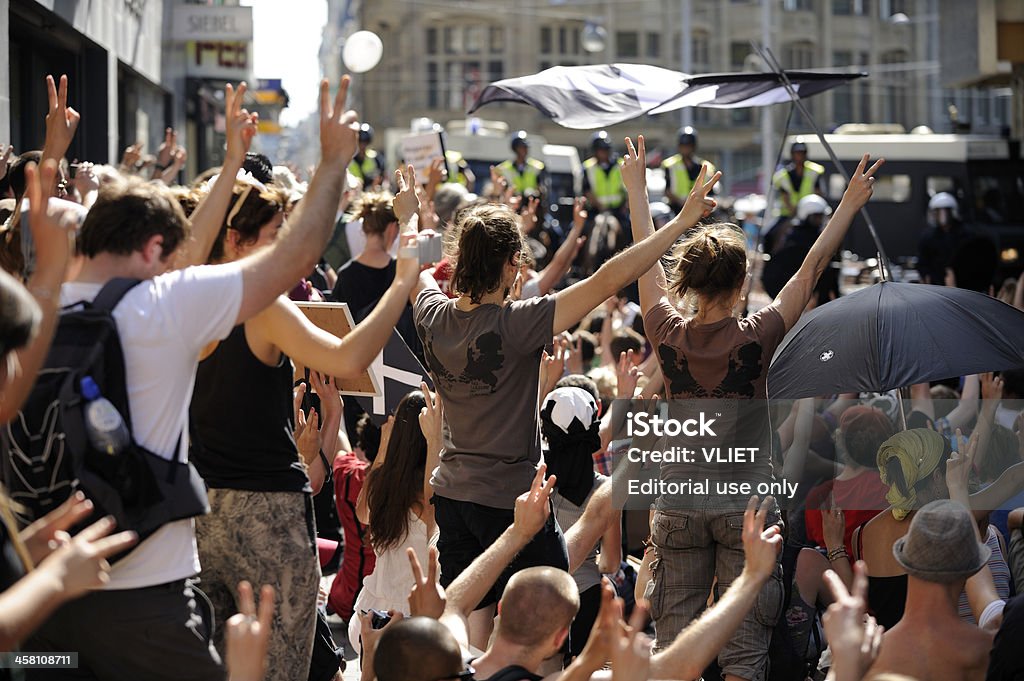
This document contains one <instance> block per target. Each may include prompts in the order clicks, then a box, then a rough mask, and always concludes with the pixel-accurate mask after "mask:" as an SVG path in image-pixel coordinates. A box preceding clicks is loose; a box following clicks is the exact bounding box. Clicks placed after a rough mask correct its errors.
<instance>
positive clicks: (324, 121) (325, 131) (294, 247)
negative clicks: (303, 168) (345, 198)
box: [236, 76, 359, 324]
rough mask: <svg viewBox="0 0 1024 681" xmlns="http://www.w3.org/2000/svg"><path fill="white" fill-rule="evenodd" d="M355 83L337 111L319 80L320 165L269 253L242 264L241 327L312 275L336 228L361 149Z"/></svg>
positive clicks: (341, 94)
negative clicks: (349, 106)
mask: <svg viewBox="0 0 1024 681" xmlns="http://www.w3.org/2000/svg"><path fill="white" fill-rule="evenodd" d="M349 82H350V79H349V77H348V76H344V77H343V78H342V79H341V85H340V86H339V87H338V94H337V96H336V97H335V98H334V106H333V108H332V106H331V102H330V93H329V91H328V85H327V80H322V81H320V165H319V166H318V167H317V169H316V173H314V175H313V180H312V181H311V182H310V184H309V191H307V192H306V195H305V197H304V198H303V199H302V202H301V203H299V208H298V209H297V210H296V212H295V215H294V216H293V217H292V219H291V220H289V222H288V226H287V227H285V228H284V229H283V230H281V234H280V236H278V238H277V240H276V241H275V242H274V244H273V245H272V246H270V247H269V248H265V249H262V250H261V251H259V252H258V253H255V254H253V255H251V256H249V257H248V258H245V259H243V260H242V261H241V267H242V275H243V287H244V288H243V292H242V304H241V307H240V308H239V311H238V319H237V320H236V324H241V323H242V322H244V321H246V320H247V319H249V318H250V317H252V316H254V315H255V314H256V313H258V312H259V311H260V310H262V309H263V308H265V307H267V306H268V305H270V303H271V302H273V301H274V299H275V298H277V296H279V295H281V294H282V293H283V292H285V291H287V290H288V289H290V288H291V287H292V286H294V285H295V283H296V282H298V281H299V280H300V279H302V277H304V276H305V275H306V274H308V273H309V272H312V271H313V267H314V266H316V263H317V261H318V260H319V258H320V255H321V254H322V253H323V250H324V247H325V245H326V244H327V239H328V238H329V237H330V235H331V232H332V230H333V229H334V216H335V213H336V212H337V210H338V202H339V201H340V199H341V189H342V184H343V181H344V179H345V173H346V168H347V167H348V164H349V162H350V161H351V160H352V157H353V156H354V155H355V151H356V148H357V147H358V135H359V123H358V116H357V115H356V112H355V111H345V99H346V97H347V96H348V86H349Z"/></svg>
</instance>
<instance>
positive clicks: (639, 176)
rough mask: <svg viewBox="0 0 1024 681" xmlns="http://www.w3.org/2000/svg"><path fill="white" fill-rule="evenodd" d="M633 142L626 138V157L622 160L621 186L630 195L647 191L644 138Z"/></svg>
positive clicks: (640, 137)
mask: <svg viewBox="0 0 1024 681" xmlns="http://www.w3.org/2000/svg"><path fill="white" fill-rule="evenodd" d="M636 143H637V146H636V147H634V146H633V140H631V139H630V138H628V137H627V138H626V156H625V157H624V158H623V160H622V184H623V185H625V187H626V191H627V192H629V193H630V194H633V193H639V192H644V191H647V149H646V147H645V145H644V136H643V135H640V136H639V137H637V138H636Z"/></svg>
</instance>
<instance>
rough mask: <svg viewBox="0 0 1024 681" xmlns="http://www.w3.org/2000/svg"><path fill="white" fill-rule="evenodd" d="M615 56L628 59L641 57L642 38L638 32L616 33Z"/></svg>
mask: <svg viewBox="0 0 1024 681" xmlns="http://www.w3.org/2000/svg"><path fill="white" fill-rule="evenodd" d="M615 56H617V57H625V58H627V59H628V58H631V57H632V58H635V57H639V56H640V36H639V34H638V33H637V32H636V31H616V32H615Z"/></svg>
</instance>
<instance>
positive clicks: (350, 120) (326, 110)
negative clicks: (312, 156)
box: [320, 76, 359, 168]
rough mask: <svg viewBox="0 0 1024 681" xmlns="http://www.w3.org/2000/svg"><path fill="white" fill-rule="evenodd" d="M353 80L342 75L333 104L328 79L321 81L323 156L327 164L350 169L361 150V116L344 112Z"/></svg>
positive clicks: (321, 139)
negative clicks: (349, 166)
mask: <svg viewBox="0 0 1024 681" xmlns="http://www.w3.org/2000/svg"><path fill="white" fill-rule="evenodd" d="M351 82H352V79H351V78H349V77H348V76H343V77H342V79H341V85H339V86H338V93H337V94H336V95H335V97H334V105H333V106H332V105H331V93H330V86H329V84H328V83H327V79H326V78H324V79H323V80H321V81H320V156H321V158H322V159H323V161H324V162H325V163H330V164H332V165H334V164H337V165H339V166H340V167H341V168H347V167H348V164H349V162H350V161H351V160H352V157H353V156H355V155H356V149H357V148H358V147H359V115H358V114H357V113H356V112H355V111H351V110H348V111H346V110H345V102H346V100H347V99H348V87H349V84H350V83H351Z"/></svg>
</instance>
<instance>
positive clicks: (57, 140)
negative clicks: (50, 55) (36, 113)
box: [42, 76, 82, 159]
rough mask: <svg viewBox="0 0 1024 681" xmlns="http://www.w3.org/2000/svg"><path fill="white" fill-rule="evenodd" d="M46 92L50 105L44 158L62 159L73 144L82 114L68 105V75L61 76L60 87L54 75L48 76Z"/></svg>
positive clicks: (47, 116) (47, 115)
mask: <svg viewBox="0 0 1024 681" xmlns="http://www.w3.org/2000/svg"><path fill="white" fill-rule="evenodd" d="M46 94H47V97H48V98H49V103H50V106H49V110H48V111H47V114H46V141H45V142H44V143H43V156H42V158H44V159H47V158H54V159H61V158H63V157H64V154H65V153H66V152H67V150H68V147H70V146H71V140H72V139H74V137H75V130H77V129H78V121H79V120H81V118H82V116H81V114H79V113H78V112H77V111H75V110H74V109H72V108H71V107H70V106H68V77H67V76H61V77H60V86H59V88H58V86H57V85H55V84H54V81H53V76H47V77H46Z"/></svg>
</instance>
